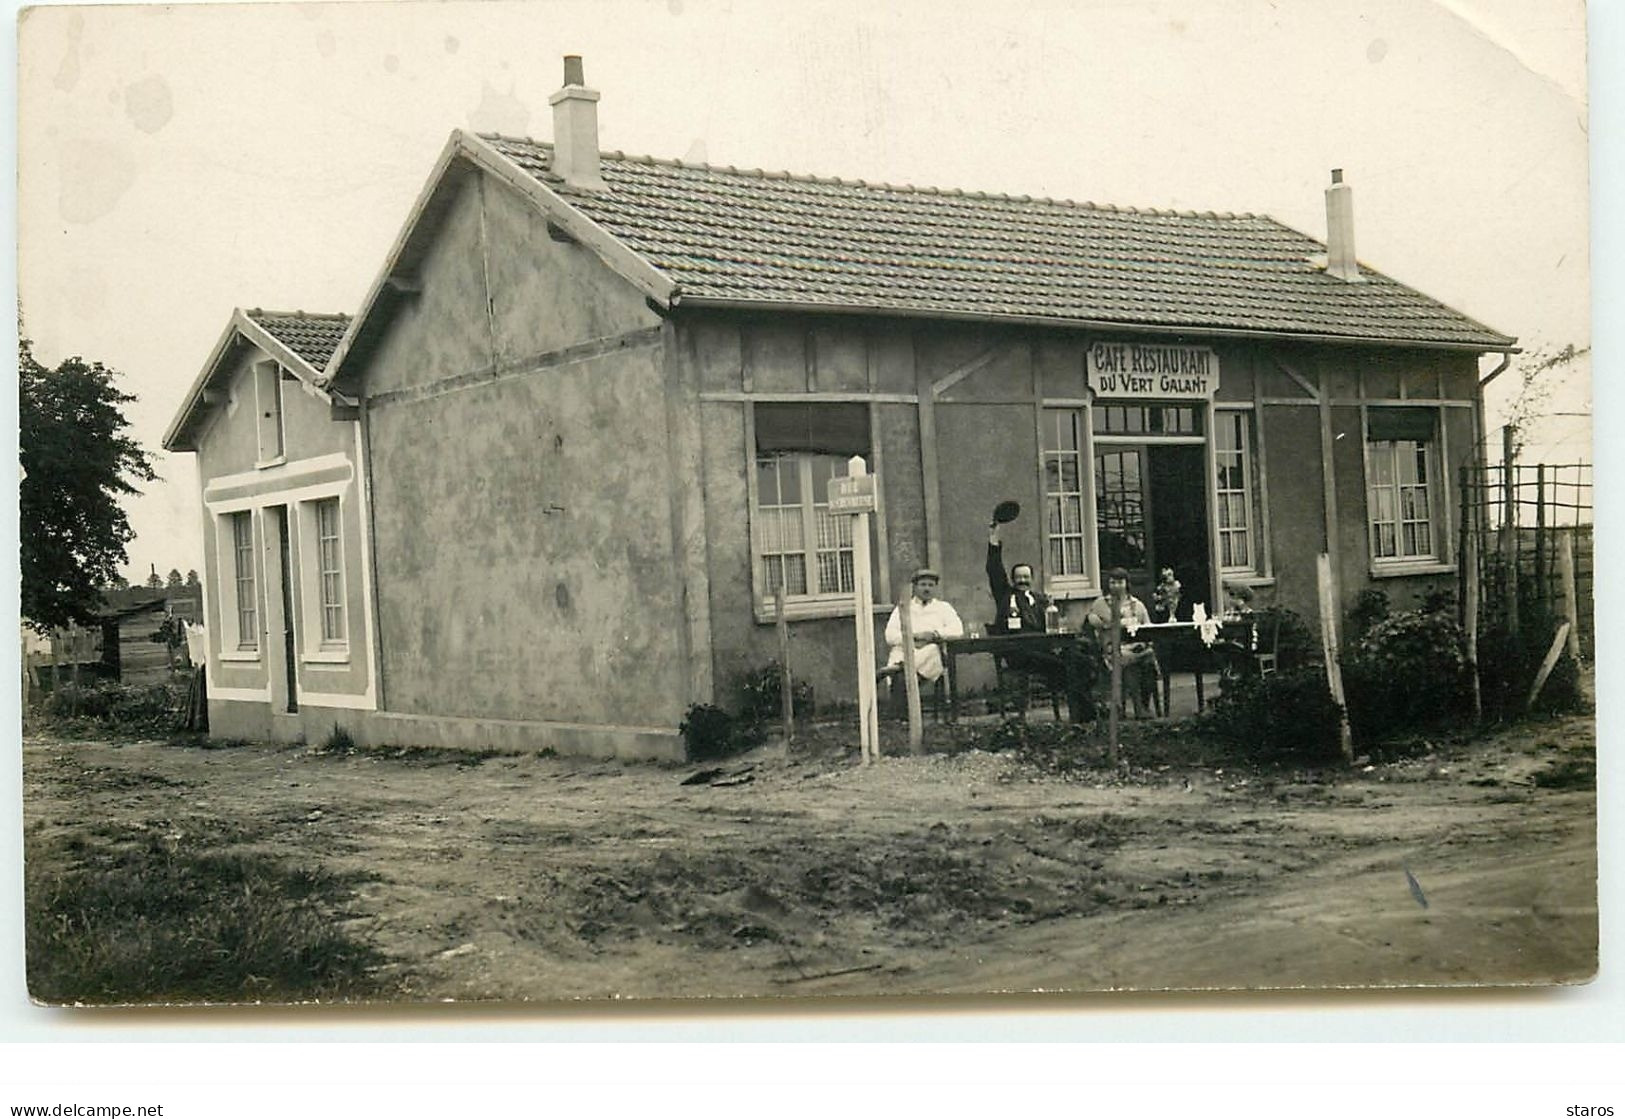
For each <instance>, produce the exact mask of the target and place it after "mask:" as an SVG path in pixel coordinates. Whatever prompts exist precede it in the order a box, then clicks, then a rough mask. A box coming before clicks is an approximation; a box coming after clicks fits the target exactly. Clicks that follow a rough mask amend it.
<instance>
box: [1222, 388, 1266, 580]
mask: <svg viewBox="0 0 1625 1119" xmlns="http://www.w3.org/2000/svg"><path fill="white" fill-rule="evenodd" d="M1251 421H1252V417H1251V416H1250V415H1249V414H1248V413H1247V412H1244V411H1239V410H1224V409H1220V410H1217V411H1215V412H1214V414H1213V457H1214V459H1215V461H1216V463H1217V465H1218V479H1219V486H1218V510H1217V513H1218V516H1217V518H1216V519H1217V522H1218V527H1219V564H1220V566H1221V567H1222V568H1223V570H1224V571H1225V572H1226V573H1227V574H1245V573H1253V572H1262V570H1263V564H1262V563H1261V556H1260V555H1259V550H1260V534H1259V531H1258V516H1257V511H1256V510H1257V506H1256V504H1255V503H1256V500H1257V498H1256V494H1257V483H1256V481H1255V476H1256V468H1255V466H1254V461H1253V447H1252V430H1251V429H1252V422H1251Z"/></svg>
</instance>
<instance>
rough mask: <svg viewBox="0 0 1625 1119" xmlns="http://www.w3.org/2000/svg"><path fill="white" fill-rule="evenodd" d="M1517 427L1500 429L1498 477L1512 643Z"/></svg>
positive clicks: (1515, 584)
mask: <svg viewBox="0 0 1625 1119" xmlns="http://www.w3.org/2000/svg"><path fill="white" fill-rule="evenodd" d="M1517 430H1518V429H1517V428H1516V427H1514V426H1513V425H1512V424H1507V425H1506V426H1505V427H1504V428H1502V429H1501V472H1502V474H1503V475H1504V476H1503V477H1502V479H1501V483H1502V493H1503V495H1504V498H1503V500H1504V505H1503V506H1502V509H1501V551H1502V553H1503V556H1504V562H1505V564H1506V580H1507V586H1506V618H1507V633H1508V634H1510V635H1511V637H1512V639H1513V641H1514V642H1516V641H1517V639H1518V634H1519V630H1520V628H1521V627H1520V626H1519V619H1518V614H1519V610H1518V482H1517V477H1518V462H1517V458H1518V449H1517V447H1516V446H1515V445H1514V441H1513V437H1514V435H1515V433H1516V432H1517Z"/></svg>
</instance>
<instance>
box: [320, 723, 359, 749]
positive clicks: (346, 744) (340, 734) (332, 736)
mask: <svg viewBox="0 0 1625 1119" xmlns="http://www.w3.org/2000/svg"><path fill="white" fill-rule="evenodd" d="M322 749H323V750H324V751H327V752H329V753H334V754H348V753H351V752H353V751H354V750H355V738H354V737H352V736H351V734H350V732H349V731H347V730H345V729H344V728H343V727H341V726H339V725H338V724H337V723H334V724H333V729H332V730H331V731H329V732H328V735H327V737H326V738H324V739H323V740H322Z"/></svg>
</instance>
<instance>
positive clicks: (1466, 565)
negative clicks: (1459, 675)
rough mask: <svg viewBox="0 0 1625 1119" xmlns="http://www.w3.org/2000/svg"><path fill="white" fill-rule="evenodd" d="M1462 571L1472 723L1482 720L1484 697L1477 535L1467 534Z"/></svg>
mask: <svg viewBox="0 0 1625 1119" xmlns="http://www.w3.org/2000/svg"><path fill="white" fill-rule="evenodd" d="M1461 567H1462V571H1463V572H1464V573H1465V574H1466V576H1467V596H1466V599H1465V600H1464V601H1463V603H1462V613H1461V622H1462V625H1461V631H1462V632H1461V643H1462V646H1463V648H1462V652H1463V653H1465V654H1466V656H1467V673H1468V679H1469V680H1471V681H1472V689H1473V721H1474V722H1481V721H1483V718H1484V697H1483V693H1482V692H1480V691H1479V683H1478V533H1476V532H1469V533H1468V534H1467V550H1466V553H1465V554H1464V555H1463V556H1462V558H1461Z"/></svg>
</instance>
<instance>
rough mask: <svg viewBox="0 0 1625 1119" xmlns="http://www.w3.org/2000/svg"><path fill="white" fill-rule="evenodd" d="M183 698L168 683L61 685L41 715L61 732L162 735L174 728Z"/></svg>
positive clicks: (41, 710)
mask: <svg viewBox="0 0 1625 1119" xmlns="http://www.w3.org/2000/svg"><path fill="white" fill-rule="evenodd" d="M183 696H184V693H183V692H182V691H181V690H180V689H179V688H178V687H176V686H174V685H170V684H120V683H117V682H115V681H103V682H98V683H94V684H81V685H79V686H78V687H74V686H73V685H72V684H64V685H62V687H61V688H59V689H57V690H56V691H54V692H52V693H51V694H50V695H49V696H47V697H46V699H45V702H44V704H43V705H42V707H41V709H40V716H41V718H42V720H43V722H44V724H45V725H46V726H49V727H51V728H52V729H55V730H61V731H69V732H72V731H86V732H92V733H94V732H99V731H122V732H125V733H133V734H163V733H166V732H168V731H170V730H172V729H174V728H175V726H176V723H177V721H178V719H179V714H178V712H179V711H180V709H181V703H182V699H183Z"/></svg>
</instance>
